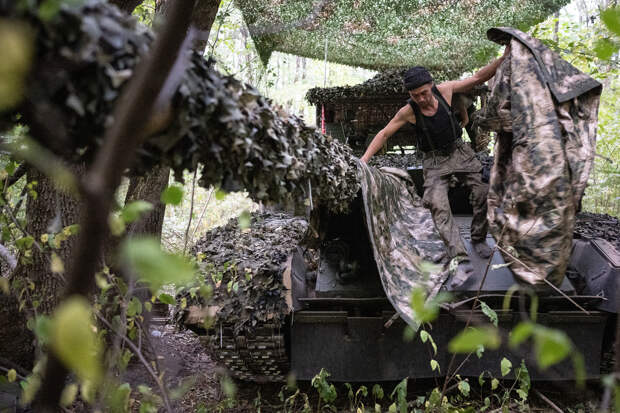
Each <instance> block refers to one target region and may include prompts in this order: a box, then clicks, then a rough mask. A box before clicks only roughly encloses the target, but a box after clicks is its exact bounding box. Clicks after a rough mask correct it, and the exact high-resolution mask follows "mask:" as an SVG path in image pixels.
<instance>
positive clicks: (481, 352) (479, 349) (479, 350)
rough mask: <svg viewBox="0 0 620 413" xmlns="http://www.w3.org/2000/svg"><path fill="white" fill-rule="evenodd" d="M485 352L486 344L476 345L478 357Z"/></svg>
mask: <svg viewBox="0 0 620 413" xmlns="http://www.w3.org/2000/svg"><path fill="white" fill-rule="evenodd" d="M483 354H484V346H483V345H479V346H478V347H476V357H478V358H482V355H483Z"/></svg>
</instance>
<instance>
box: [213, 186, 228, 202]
mask: <svg viewBox="0 0 620 413" xmlns="http://www.w3.org/2000/svg"><path fill="white" fill-rule="evenodd" d="M226 195H228V192H226V191H224V190H223V189H219V188H218V189H217V190H216V191H215V199H217V200H218V201H222V200H224V198H226Z"/></svg>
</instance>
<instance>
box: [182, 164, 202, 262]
mask: <svg viewBox="0 0 620 413" xmlns="http://www.w3.org/2000/svg"><path fill="white" fill-rule="evenodd" d="M197 174H198V168H196V169H194V179H192V201H191V203H190V206H189V220H188V221H187V228H185V237H184V242H183V255H185V251H186V250H187V240H188V239H187V236H188V235H189V228H190V227H191V226H192V215H193V214H194V193H195V192H196V175H197Z"/></svg>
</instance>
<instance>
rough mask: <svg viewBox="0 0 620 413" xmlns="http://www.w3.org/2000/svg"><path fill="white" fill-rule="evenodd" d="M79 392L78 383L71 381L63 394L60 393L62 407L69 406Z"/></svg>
mask: <svg viewBox="0 0 620 413" xmlns="http://www.w3.org/2000/svg"><path fill="white" fill-rule="evenodd" d="M77 393H78V385H77V384H75V383H71V384H69V385H67V386H65V388H64V389H63V390H62V394H61V395H60V405H61V406H62V407H68V406H69V405H71V403H73V401H74V400H75V396H77Z"/></svg>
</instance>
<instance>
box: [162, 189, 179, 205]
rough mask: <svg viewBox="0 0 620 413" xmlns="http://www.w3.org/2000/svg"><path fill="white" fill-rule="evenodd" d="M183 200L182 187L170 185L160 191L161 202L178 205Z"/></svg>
mask: <svg viewBox="0 0 620 413" xmlns="http://www.w3.org/2000/svg"><path fill="white" fill-rule="evenodd" d="M182 200H183V187H181V186H179V185H171V186H169V187H168V188H166V189H164V191H163V192H162V193H161V202H163V203H164V204H171V205H179V204H180V203H181V201H182Z"/></svg>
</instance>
